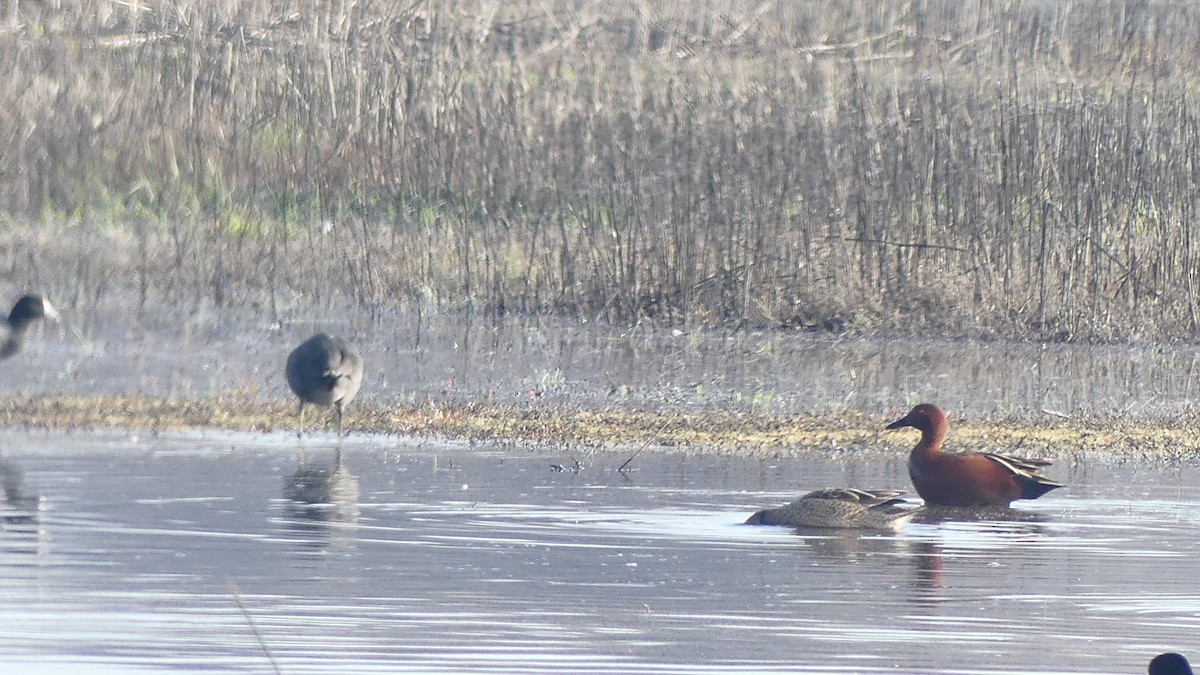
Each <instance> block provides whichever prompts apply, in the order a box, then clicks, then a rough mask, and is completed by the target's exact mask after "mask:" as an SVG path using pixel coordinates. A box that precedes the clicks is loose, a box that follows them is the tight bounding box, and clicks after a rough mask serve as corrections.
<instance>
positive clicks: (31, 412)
mask: <svg viewBox="0 0 1200 675" xmlns="http://www.w3.org/2000/svg"><path fill="white" fill-rule="evenodd" d="M322 421H323V422H324V426H323V427H322ZM889 421H891V418H884V417H876V416H871V415H864V414H861V413H814V414H806V415H794V416H771V415H761V414H757V415H755V414H745V413H733V412H729V413H721V412H713V411H708V412H704V413H698V414H686V413H677V412H656V411H637V410H627V409H622V410H587V409H580V408H575V409H569V408H564V407H561V406H560V407H554V408H545V407H538V406H531V407H512V406H494V405H493V406H488V405H481V404H465V405H442V404H432V403H426V404H423V405H417V406H410V407H403V408H398V407H395V406H384V405H378V404H369V403H368V404H359V403H356V404H355V406H354V410H353V411H352V412H351V414H348V415H347V428H348V430H349V433H351V434H358V433H372V434H401V435H406V436H417V437H431V438H455V439H463V440H468V441H472V442H475V441H488V442H493V443H533V444H536V445H538V446H555V445H557V446H561V447H563V448H566V449H571V450H580V451H583V450H588V449H595V448H617V449H628V448H632V447H635V446H641V445H643V444H653V445H655V446H658V447H662V446H677V447H682V448H685V449H709V450H714V449H717V450H723V451H731V450H732V451H745V450H753V451H760V452H762V451H768V452H773V453H777V454H781V455H788V454H797V453H799V454H803V453H807V452H813V451H816V452H822V453H830V452H832V453H837V452H851V453H853V454H855V455H856V456H861V455H862V454H863V453H876V454H886V455H890V456H893V457H895V456H903V454H902V453H903V452H904V451H906V450H907V449H908V448H910V447H911V445H912V444H913V443H914V442H915V440H916V438H917V435H916V434H915V433H913V432H912V431H911V430H908V431H886V430H884V425H886V424H887V423H888V422H889ZM308 425H309V426H308V430H309V432H310V433H311V432H314V431H317V430H319V429H322V428H323V430H324V431H325V433H331V430H332V429H335V428H336V426H335V425H334V423H333V417H332V415H325V416H321V415H309V416H308ZM0 427H11V428H23V429H29V430H33V429H66V430H78V429H92V430H121V431H125V430H130V429H135V430H137V429H141V430H147V431H150V432H152V433H159V432H167V431H176V430H182V429H211V428H220V429H229V430H235V431H249V432H268V431H284V432H291V431H292V430H294V429H295V428H296V409H295V407H294V406H292V405H279V404H264V403H262V402H255V401H251V400H246V399H241V398H237V397H217V398H209V399H170V400H168V399H161V398H153V397H144V396H135V395H125V396H108V397H103V396H87V397H76V396H68V395H57V396H34V397H6V398H5V399H4V400H3V401H2V402H0ZM947 447H949V448H951V449H953V450H963V451H967V450H969V451H995V450H1000V451H1003V452H1006V453H1011V454H1017V455H1025V456H1030V457H1048V458H1053V459H1056V460H1059V461H1073V460H1075V459H1077V458H1080V457H1091V458H1096V459H1101V458H1106V457H1107V458H1114V459H1119V460H1122V461H1126V460H1131V459H1153V460H1155V461H1162V460H1164V459H1168V460H1169V459H1175V460H1195V458H1196V457H1197V456H1200V445H1197V441H1196V437H1195V429H1194V428H1192V427H1191V426H1189V420H1180V419H1179V418H1178V417H1171V418H1165V417H1164V418H1157V419H1149V418H1142V419H1137V420H1131V419H1129V418H1126V417H1121V418H1114V417H1101V416H1092V417H1075V418H1060V417H1052V416H1045V417H1040V418H1037V419H1032V418H1028V417H1027V418H1003V417H981V418H974V419H972V418H968V419H961V418H955V419H954V420H953V427H952V429H951V432H950V436H949V439H948V441H947Z"/></svg>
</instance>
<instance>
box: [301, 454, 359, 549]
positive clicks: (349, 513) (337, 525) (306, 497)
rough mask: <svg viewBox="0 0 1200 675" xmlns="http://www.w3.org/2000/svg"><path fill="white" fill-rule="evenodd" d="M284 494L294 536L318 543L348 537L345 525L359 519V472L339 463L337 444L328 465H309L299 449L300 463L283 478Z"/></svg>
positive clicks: (323, 543) (348, 530)
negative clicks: (351, 470)
mask: <svg viewBox="0 0 1200 675" xmlns="http://www.w3.org/2000/svg"><path fill="white" fill-rule="evenodd" d="M283 498H284V500H285V503H286V505H285V509H286V511H287V515H288V516H289V518H288V529H289V530H291V531H292V533H293V534H295V535H297V538H299V539H302V540H304V541H305V542H307V543H309V544H312V545H315V546H319V547H325V546H329V545H332V544H334V543H341V544H343V545H344V544H346V543H348V542H349V541H350V539H351V536H350V534H349V533H350V528H348V527H346V526H348V525H353V524H354V523H356V522H357V521H358V510H359V507H358V498H359V488H358V476H355V475H354V474H353V473H350V470H349V469H348V468H346V466H345V464H343V463H342V451H341V449H340V448H339V449H338V451H337V454H336V455H335V456H334V460H333V464H332V465H331V466H313V465H310V464H309V463H308V461H307V458H306V457H305V455H304V452H303V451H301V453H300V466H299V467H298V468H297V469H296V471H295V472H294V473H292V474H291V475H289V476H287V477H286V478H284V481H283Z"/></svg>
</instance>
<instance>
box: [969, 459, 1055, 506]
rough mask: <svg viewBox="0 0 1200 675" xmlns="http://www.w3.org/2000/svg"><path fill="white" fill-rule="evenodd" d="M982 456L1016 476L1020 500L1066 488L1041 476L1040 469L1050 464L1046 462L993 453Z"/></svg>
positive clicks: (1034, 497) (1035, 497)
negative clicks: (1019, 489) (1019, 488)
mask: <svg viewBox="0 0 1200 675" xmlns="http://www.w3.org/2000/svg"><path fill="white" fill-rule="evenodd" d="M983 454H984V455H985V456H987V457H988V458H989V459H991V460H992V461H994V462H997V463H998V464H1000V465H1001V466H1003V467H1004V468H1005V469H1008V470H1009V471H1011V472H1012V474H1013V476H1016V478H1017V482H1018V483H1020V484H1021V499H1037V498H1038V497H1041V496H1042V495H1044V494H1046V493H1047V492H1049V491H1051V490H1054V489H1057V488H1060V487H1066V486H1065V485H1063V484H1062V483H1056V482H1055V481H1052V480H1050V479H1049V478H1046V477H1045V476H1043V475H1042V468H1044V467H1047V466H1050V464H1051V462H1049V461H1048V460H1045V459H1026V458H1024V457H1010V456H1008V455H1000V454H996V453H994V452H985V453H983Z"/></svg>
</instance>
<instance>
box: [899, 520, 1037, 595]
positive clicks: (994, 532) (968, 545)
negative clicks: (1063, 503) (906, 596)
mask: <svg viewBox="0 0 1200 675" xmlns="http://www.w3.org/2000/svg"><path fill="white" fill-rule="evenodd" d="M1048 520H1049V517H1048V516H1046V515H1045V514H1042V513H1036V512H1032V511H1023V510H1019V509H1013V508H1009V507H1005V506H999V507H954V506H933V507H929V506H927V507H926V508H925V509H923V510H922V512H921V513H920V514H918V516H917V518H916V519H914V522H916V523H919V524H920V525H931V526H935V527H936V528H937V530H938V532H937V535H938V536H937V541H928V540H925V541H917V542H916V543H915V550H914V554H915V555H914V556H913V561H914V563H915V569H914V575H913V583H912V590H913V598H914V600H915V601H916V603H917V604H918V605H921V606H933V605H936V604H939V603H941V602H943V601H945V600H947V599H948V598H950V597H952V596H953V595H954V594H953V592H952V591H950V592H948V591H947V552H946V551H947V549H950V550H951V553H950V554H949V558H950V560H951V561H956V562H955V563H954V565H955V566H956V567H959V568H960V570H959V571H960V572H961V571H962V569H968V568H970V566H971V565H976V564H990V561H992V560H994V559H995V558H996V557H1000V556H1005V557H1008V554H1007V553H1005V552H1006V551H1015V550H1019V547H1020V546H1022V545H1024V544H1027V543H1029V542H1032V541H1034V540H1036V539H1038V538H1039V537H1041V536H1042V535H1043V533H1044V531H1045V528H1044V527H1043V523H1045V522H1047V521H1048ZM1014 547H1015V548H1014ZM987 551H991V552H992V553H993V555H988V554H986V553H985V552H987Z"/></svg>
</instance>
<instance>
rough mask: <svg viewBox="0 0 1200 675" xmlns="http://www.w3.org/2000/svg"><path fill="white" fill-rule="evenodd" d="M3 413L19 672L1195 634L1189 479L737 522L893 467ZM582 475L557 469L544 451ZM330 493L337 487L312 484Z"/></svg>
mask: <svg viewBox="0 0 1200 675" xmlns="http://www.w3.org/2000/svg"><path fill="white" fill-rule="evenodd" d="M333 440H334V439H331V438H329V437H316V438H313V439H308V440H306V442H305V447H304V451H303V453H300V452H299V451H298V445H297V443H296V441H295V439H294V438H292V437H290V436H288V435H282V434H281V435H272V436H262V435H240V434H205V435H199V434H194V435H175V436H162V437H157V438H138V437H136V436H133V435H94V434H83V433H74V434H52V435H45V434H33V435H30V434H26V433H18V432H0V458H3V463H2V464H0V478H2V479H3V485H4V487H5V496H6V503H5V504H4V505H3V506H2V507H0V526H2V528H3V529H0V662H2V663H7V664H15V665H16V666H19V668H20V669H21V671H22V672H61V671H62V670H63V669H64V668H66V667H70V669H71V672H139V671H146V672H149V671H174V670H180V669H186V670H200V671H238V672H271V668H272V665H271V662H270V660H271V659H273V660H274V662H275V663H276V664H277V666H278V668H279V670H280V671H282V672H285V673H311V672H337V673H353V672H364V673H365V672H420V673H437V672H485V673H515V672H521V673H528V672H534V673H536V672H582V673H715V672H748V673H783V672H787V673H798V672H844V673H871V672H926V673H1053V672H1083V673H1135V672H1144V669H1145V664H1146V662H1147V660H1148V659H1149V657H1150V656H1151V655H1153V654H1154V653H1157V652H1160V651H1165V650H1180V651H1184V652H1189V651H1190V652H1192V653H1193V654H1196V653H1198V652H1200V638H1197V637H1196V636H1197V635H1200V590H1198V588H1200V587H1198V586H1197V585H1196V574H1197V568H1196V564H1195V560H1196V557H1197V554H1198V553H1200V551H1198V549H1200V538H1198V537H1197V536H1196V535H1197V532H1200V487H1198V486H1200V469H1198V467H1196V466H1193V465H1171V466H1150V465H1144V464H1136V463H1120V464H1116V463H1112V464H1109V463H1103V464H1091V465H1077V466H1074V467H1067V466H1056V467H1053V468H1052V470H1051V471H1050V475H1051V476H1052V477H1054V478H1057V479H1059V480H1063V481H1066V482H1068V483H1069V484H1070V487H1069V488H1068V489H1066V490H1059V491H1056V492H1053V493H1051V494H1050V495H1048V496H1046V497H1044V498H1042V499H1040V500H1038V501H1035V502H1029V503H1022V504H1020V509H1018V510H1014V511H1012V512H1009V513H1001V514H991V515H988V516H985V517H983V518H981V519H972V518H968V517H966V516H964V515H963V514H961V513H959V514H952V515H945V514H943V515H940V516H930V517H927V518H925V519H924V522H919V523H914V524H912V525H910V526H908V527H907V528H905V529H904V530H903V531H901V532H899V533H896V534H892V533H856V532H849V533H841V532H804V533H798V532H795V531H792V530H790V529H788V528H774V527H751V526H743V525H740V524H739V523H740V522H741V521H742V520H744V519H745V518H746V517H747V516H748V515H749V514H750V513H751V512H752V511H753V510H755V509H757V508H759V507H761V506H765V505H775V504H779V503H782V502H783V501H786V500H788V499H790V498H792V497H793V496H795V495H796V494H798V493H799V492H802V491H805V490H808V489H812V488H817V487H823V486H827V485H857V486H863V487H894V486H905V485H907V480H906V479H905V477H904V475H903V457H902V456H897V457H896V458H895V459H893V460H889V461H883V462H881V461H879V459H878V458H876V459H874V460H873V461H872V462H870V463H867V462H861V461H856V460H853V459H849V458H846V457H845V456H838V457H836V458H833V457H824V456H820V455H815V456H814V457H812V458H811V459H807V460H802V461H795V460H793V461H786V462H781V461H779V460H775V459H766V458H746V457H733V456H718V455H715V454H690V455H689V454H682V453H673V452H646V453H643V454H641V455H639V456H638V457H637V458H636V460H635V461H634V462H633V465H634V467H635V469H636V470H635V471H633V472H632V473H630V474H629V475H628V476H624V475H622V474H620V473H618V472H617V471H616V467H617V466H619V465H620V464H621V462H623V461H624V459H625V455H624V454H622V453H616V452H597V453H594V454H586V455H575V456H572V455H571V454H570V453H568V452H565V451H554V450H542V449H538V448H514V447H503V448H502V447H495V446H488V445H481V446H475V447H467V446H465V445H462V446H458V445H441V444H435V443H417V442H414V441H401V440H396V439H387V438H362V437H359V438H354V437H351V438H349V439H347V440H346V441H345V442H344V443H343V445H342V447H343V451H342V462H341V465H340V468H339V467H338V466H337V465H336V464H335V459H334V458H335V452H334V450H333ZM574 459H578V460H580V461H581V462H582V464H583V467H582V469H581V470H580V471H578V472H573V471H570V470H565V471H557V470H555V469H554V468H553V466H554V465H559V466H563V467H571V466H573V460H574ZM305 500H308V501H314V500H329V501H331V502H332V503H331V504H312V503H308V501H305Z"/></svg>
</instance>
